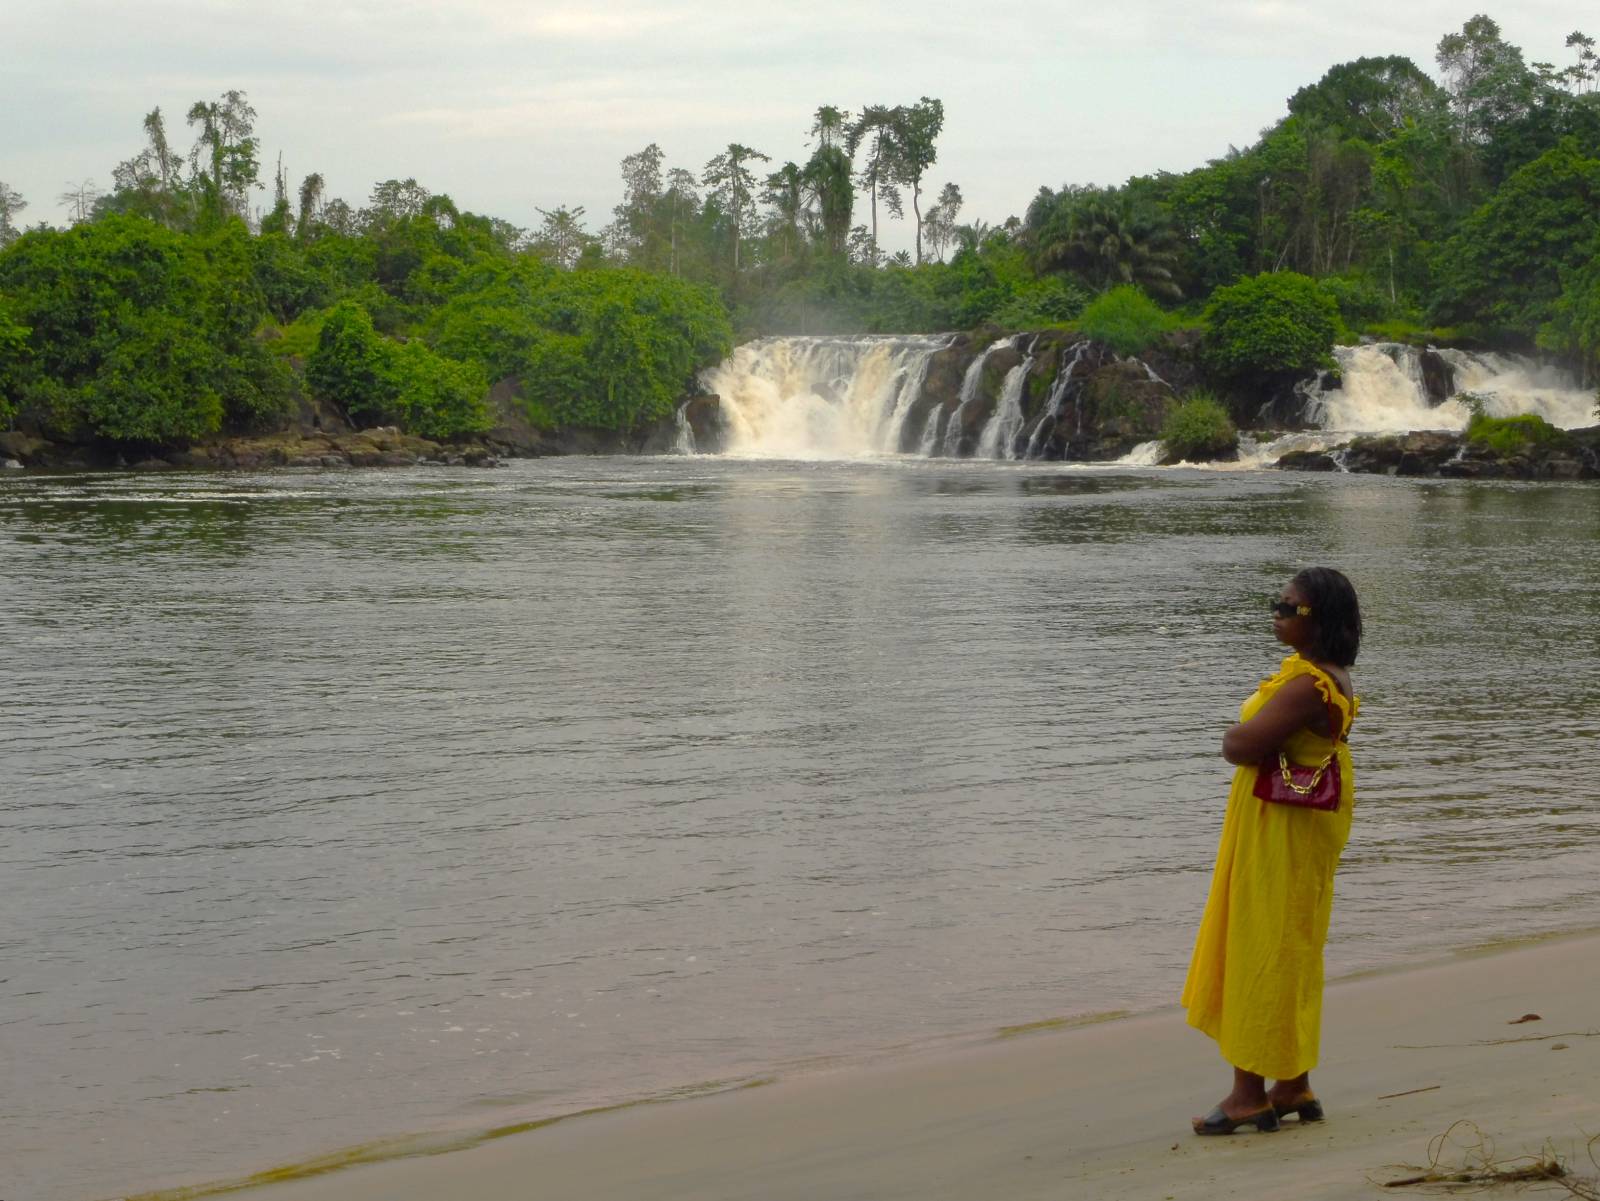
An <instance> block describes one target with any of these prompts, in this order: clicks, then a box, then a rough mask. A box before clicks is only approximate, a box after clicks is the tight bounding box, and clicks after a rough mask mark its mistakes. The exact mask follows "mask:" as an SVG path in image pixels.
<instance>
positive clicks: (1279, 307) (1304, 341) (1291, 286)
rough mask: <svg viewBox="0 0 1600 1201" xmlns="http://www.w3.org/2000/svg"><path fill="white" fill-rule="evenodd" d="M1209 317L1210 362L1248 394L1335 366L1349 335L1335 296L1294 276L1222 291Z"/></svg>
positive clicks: (1205, 350) (1272, 276)
mask: <svg viewBox="0 0 1600 1201" xmlns="http://www.w3.org/2000/svg"><path fill="white" fill-rule="evenodd" d="M1205 318H1206V334H1205V340H1204V341H1203V343H1202V344H1201V355H1202V357H1203V359H1204V361H1205V362H1206V364H1207V365H1208V366H1209V367H1210V368H1211V369H1212V370H1213V371H1215V372H1216V373H1217V374H1218V375H1219V376H1221V377H1222V378H1224V379H1227V380H1229V381H1230V382H1232V383H1233V384H1234V385H1235V386H1236V387H1238V388H1240V389H1241V390H1242V391H1244V392H1246V393H1247V394H1248V393H1249V392H1250V391H1251V390H1254V389H1260V388H1265V387H1270V386H1272V385H1273V384H1275V383H1279V382H1284V381H1287V380H1290V379H1293V378H1295V377H1296V376H1299V375H1303V374H1305V373H1306V372H1309V371H1312V370H1315V369H1317V368H1319V367H1327V366H1331V365H1332V351H1333V346H1334V343H1335V342H1336V341H1337V340H1338V338H1339V336H1340V335H1341V334H1342V333H1343V332H1344V330H1343V325H1342V323H1341V322H1340V320H1339V306H1338V305H1337V304H1336V303H1335V302H1334V299H1333V297H1332V296H1331V295H1329V293H1328V292H1327V291H1326V290H1325V289H1323V287H1322V286H1321V285H1320V284H1318V283H1317V281H1316V280H1314V279H1311V278H1309V277H1308V276H1305V275H1300V274H1298V273H1296V272H1293V271H1275V272H1263V273H1262V274H1260V275H1256V276H1251V277H1249V278H1247V279H1242V280H1240V281H1239V282H1238V283H1236V284H1232V285H1230V286H1228V287H1226V288H1218V289H1217V290H1216V292H1214V293H1213V294H1212V297H1211V303H1210V304H1209V305H1207V306H1206V313H1205Z"/></svg>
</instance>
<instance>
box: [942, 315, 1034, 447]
mask: <svg viewBox="0 0 1600 1201" xmlns="http://www.w3.org/2000/svg"><path fill="white" fill-rule="evenodd" d="M1020 336H1021V335H1020V334H1014V335H1012V336H1011V337H1009V338H1001V339H1000V340H999V341H998V342H993V343H990V345H989V346H988V348H987V349H985V350H984V352H983V353H982V354H980V355H979V356H978V357H977V358H975V359H973V360H972V362H971V363H970V364H969V365H968V367H967V373H966V375H964V376H962V377H961V394H960V397H959V399H958V400H957V402H956V409H955V412H953V413H951V414H950V424H949V425H947V426H946V427H945V432H944V453H945V457H946V458H950V459H953V458H955V457H956V456H957V455H958V454H959V453H960V452H961V434H962V419H963V418H964V417H965V415H966V412H967V410H968V409H969V408H970V407H971V406H972V402H973V401H974V400H976V399H977V396H978V387H979V385H981V384H982V383H983V365H984V364H985V363H987V362H988V361H989V356H990V355H992V354H993V353H994V352H995V351H997V350H1002V349H1004V348H1005V347H1008V346H1011V345H1012V344H1013V343H1015V342H1016V340H1017V338H1018V337H1020Z"/></svg>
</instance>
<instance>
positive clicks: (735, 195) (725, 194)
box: [700, 142, 772, 276]
mask: <svg viewBox="0 0 1600 1201" xmlns="http://www.w3.org/2000/svg"><path fill="white" fill-rule="evenodd" d="M751 161H759V162H763V163H769V162H771V161H772V160H771V158H769V157H768V156H767V155H765V154H762V153H761V152H760V151H759V150H752V149H750V147H748V146H741V145H740V144H739V143H738V142H729V143H728V148H727V149H726V150H724V151H723V152H722V153H721V154H719V155H717V156H716V158H714V159H712V160H711V161H710V162H709V163H707V164H706V169H705V171H704V172H703V173H702V174H701V176H700V182H701V183H703V184H705V186H706V187H708V188H710V189H712V192H713V194H714V195H715V196H717V198H718V199H719V200H720V201H721V203H722V208H723V211H724V212H726V213H727V214H728V216H729V217H730V218H731V220H732V223H733V271H734V275H735V276H737V275H738V273H739V239H740V235H741V234H742V233H743V232H744V226H745V222H746V221H747V219H748V214H749V211H750V197H751V189H752V188H753V187H754V186H755V182H756V178H755V176H754V175H752V174H751V173H750V170H749V168H747V167H746V166H745V163H747V162H751Z"/></svg>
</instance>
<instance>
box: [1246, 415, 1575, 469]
mask: <svg viewBox="0 0 1600 1201" xmlns="http://www.w3.org/2000/svg"><path fill="white" fill-rule="evenodd" d="M1278 467H1279V468H1281V469H1282V470H1285V471H1352V472H1359V473H1363V474H1368V475H1409V476H1438V477H1441V478H1445V479H1512V480H1579V479H1597V478H1600V426H1591V427H1590V428H1588V429H1581V430H1565V431H1563V432H1562V435H1561V436H1560V437H1559V438H1555V439H1553V440H1551V441H1549V442H1545V443H1541V444H1529V445H1523V446H1519V447H1517V448H1515V449H1512V450H1502V449H1497V448H1495V447H1492V446H1488V445H1484V444H1482V443H1477V442H1470V441H1468V440H1467V439H1466V438H1465V436H1463V435H1461V434H1452V433H1444V432H1442V431H1438V430H1419V431H1417V432H1415V433H1410V434H1390V435H1383V436H1380V437H1371V438H1356V439H1354V440H1353V441H1351V442H1347V443H1345V444H1343V445H1341V446H1336V447H1333V448H1331V449H1329V450H1297V451H1291V452H1289V453H1288V454H1286V455H1284V456H1283V457H1282V458H1281V459H1279V460H1278Z"/></svg>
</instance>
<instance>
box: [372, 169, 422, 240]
mask: <svg viewBox="0 0 1600 1201" xmlns="http://www.w3.org/2000/svg"><path fill="white" fill-rule="evenodd" d="M432 198H433V193H432V192H430V191H428V189H427V188H425V187H423V186H422V185H421V184H419V183H418V182H417V181H416V180H415V179H386V180H384V181H383V182H382V183H377V184H374V185H373V186H372V195H371V196H370V197H368V198H367V205H366V207H365V208H363V209H362V210H361V211H360V212H358V213H357V214H356V223H357V224H358V225H359V226H360V228H361V229H362V230H372V229H377V228H381V227H383V226H387V225H393V224H394V223H395V222H397V221H402V220H404V219H405V218H407V217H418V216H421V215H422V211H423V210H424V209H425V208H427V206H428V201H429V200H431V199H432Z"/></svg>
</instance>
